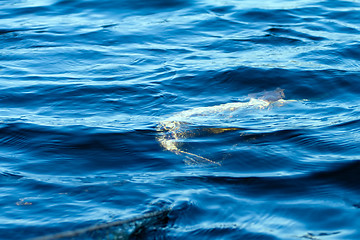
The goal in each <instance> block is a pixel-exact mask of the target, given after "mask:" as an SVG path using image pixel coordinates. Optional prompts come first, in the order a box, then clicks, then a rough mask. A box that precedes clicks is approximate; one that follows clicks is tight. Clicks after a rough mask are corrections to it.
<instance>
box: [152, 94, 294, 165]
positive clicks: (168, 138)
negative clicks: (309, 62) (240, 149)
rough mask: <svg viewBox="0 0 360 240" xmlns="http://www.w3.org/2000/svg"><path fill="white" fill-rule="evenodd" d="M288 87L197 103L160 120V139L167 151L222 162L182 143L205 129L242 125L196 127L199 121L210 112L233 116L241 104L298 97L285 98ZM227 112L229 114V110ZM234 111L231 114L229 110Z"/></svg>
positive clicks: (271, 102) (266, 104) (198, 160)
mask: <svg viewBox="0 0 360 240" xmlns="http://www.w3.org/2000/svg"><path fill="white" fill-rule="evenodd" d="M284 98H285V94H284V89H281V88H276V89H275V90H271V91H262V92H259V93H252V94H249V95H248V99H249V100H248V101H245V102H244V101H239V102H231V103H225V104H220V105H215V106H208V107H197V108H193V109H189V110H185V111H182V112H179V113H176V114H174V115H172V116H170V117H167V118H165V119H164V120H162V121H160V122H159V123H158V125H157V127H156V130H157V131H158V132H159V135H158V136H157V141H158V142H159V144H160V146H161V147H162V148H163V149H165V150H166V151H169V152H173V153H175V154H177V155H184V156H185V157H186V159H187V162H188V163H196V164H200V163H209V164H213V165H218V166H221V164H220V163H219V162H218V161H215V160H212V159H209V158H207V157H204V156H201V155H198V154H195V153H191V152H189V151H187V150H185V149H183V148H182V145H183V144H182V143H183V142H184V140H186V139H188V138H193V137H196V136H198V135H201V134H204V133H207V134H208V133H211V134H220V133H224V132H228V131H238V130H241V128H238V127H217V128H214V127H213V128H207V127H201V128H197V129H194V128H193V127H192V126H193V124H194V123H196V122H199V121H200V122H201V121H204V119H206V118H207V117H209V116H214V115H218V116H220V117H221V116H228V117H229V116H230V117H231V112H234V111H236V110H238V109H240V108H252V109H266V108H269V107H271V106H282V105H284V104H285V103H286V102H291V101H296V100H285V99H284ZM225 113H226V114H225ZM229 113H230V114H229Z"/></svg>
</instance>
